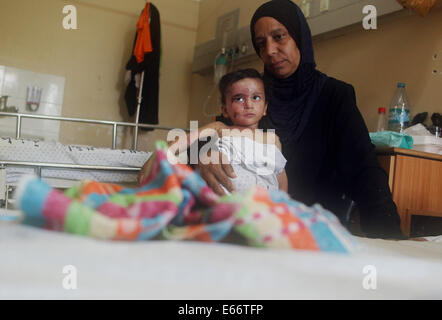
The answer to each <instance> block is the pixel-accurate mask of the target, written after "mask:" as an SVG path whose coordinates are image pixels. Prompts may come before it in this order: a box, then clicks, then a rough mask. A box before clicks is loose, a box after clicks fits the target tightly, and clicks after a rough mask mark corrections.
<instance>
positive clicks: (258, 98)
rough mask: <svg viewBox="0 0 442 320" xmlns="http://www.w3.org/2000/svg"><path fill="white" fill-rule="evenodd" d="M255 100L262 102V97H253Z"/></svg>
mask: <svg viewBox="0 0 442 320" xmlns="http://www.w3.org/2000/svg"><path fill="white" fill-rule="evenodd" d="M253 100H255V101H259V100H261V97H260V96H254V97H253Z"/></svg>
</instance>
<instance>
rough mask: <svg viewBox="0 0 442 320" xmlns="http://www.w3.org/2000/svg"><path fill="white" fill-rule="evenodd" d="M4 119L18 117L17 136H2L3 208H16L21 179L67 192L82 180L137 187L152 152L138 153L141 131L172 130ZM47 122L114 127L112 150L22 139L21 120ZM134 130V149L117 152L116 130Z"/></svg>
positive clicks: (0, 198) (4, 114)
mask: <svg viewBox="0 0 442 320" xmlns="http://www.w3.org/2000/svg"><path fill="white" fill-rule="evenodd" d="M0 116H2V117H11V118H14V117H15V118H16V134H15V137H0V208H6V209H7V208H11V207H13V203H14V197H13V193H14V190H15V188H16V186H17V183H18V181H19V179H20V177H21V176H23V175H24V174H35V175H37V176H39V177H41V178H43V179H44V180H46V181H47V182H48V183H49V184H50V185H51V186H52V187H54V188H59V189H66V188H69V187H70V186H72V185H74V184H75V183H76V182H77V181H79V180H95V181H100V182H111V183H119V184H123V185H127V186H134V185H136V182H137V181H136V177H137V173H138V171H139V170H140V168H141V166H142V165H143V164H144V163H145V162H146V161H147V159H149V157H150V155H151V154H152V153H151V152H143V151H137V150H136V149H137V143H138V129H139V128H151V129H158V130H170V129H172V128H169V127H165V126H159V125H148V124H139V123H137V122H135V123H127V122H115V121H104V120H94V119H81V118H67V117H57V116H45V115H33V114H23V113H9V112H0ZM25 118H30V119H45V120H55V121H69V122H79V123H89V124H100V125H109V126H112V128H113V134H112V148H95V147H92V146H83V145H63V144H61V143H58V142H48V141H41V140H36V139H23V138H22V137H21V128H22V120H23V119H25ZM120 126H122V127H134V129H135V130H134V132H135V134H134V141H133V150H119V149H116V140H117V128H118V127H120Z"/></svg>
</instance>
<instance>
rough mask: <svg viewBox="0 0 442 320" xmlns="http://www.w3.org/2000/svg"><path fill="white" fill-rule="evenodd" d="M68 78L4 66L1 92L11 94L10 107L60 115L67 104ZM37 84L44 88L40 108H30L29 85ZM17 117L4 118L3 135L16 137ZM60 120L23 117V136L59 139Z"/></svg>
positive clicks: (0, 76) (0, 124) (0, 125)
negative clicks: (64, 104) (27, 105)
mask: <svg viewBox="0 0 442 320" xmlns="http://www.w3.org/2000/svg"><path fill="white" fill-rule="evenodd" d="M64 85H65V78H64V77H59V76H54V75H50V74H42V73H36V72H32V71H28V70H22V69H17V68H11V67H7V66H0V94H1V95H7V96H9V97H8V102H7V106H15V107H17V108H18V110H19V112H20V113H29V114H39V115H51V116H60V115H61V110H62V105H63V94H64ZM28 86H29V87H32V86H37V87H40V88H42V89H43V91H42V95H41V100H40V106H39V108H38V109H37V110H36V111H31V110H30V109H28V108H27V107H26V98H27V97H26V95H27V88H28ZM15 119H16V118H14V117H7V118H6V117H2V118H0V128H1V129H0V135H2V136H5V135H12V136H15V127H16V121H15ZM59 129H60V123H59V122H58V121H53V120H31V119H23V122H22V131H21V132H22V136H23V137H25V136H30V135H35V136H36V137H40V138H44V139H48V140H58V133H59Z"/></svg>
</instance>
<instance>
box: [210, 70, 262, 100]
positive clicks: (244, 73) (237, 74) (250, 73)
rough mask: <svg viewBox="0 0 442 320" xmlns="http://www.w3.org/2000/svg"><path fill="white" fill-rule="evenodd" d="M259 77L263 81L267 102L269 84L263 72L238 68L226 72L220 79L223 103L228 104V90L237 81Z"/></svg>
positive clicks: (219, 86)
mask: <svg viewBox="0 0 442 320" xmlns="http://www.w3.org/2000/svg"><path fill="white" fill-rule="evenodd" d="M248 78H251V79H258V80H260V81H261V82H262V84H263V86H264V94H265V101H266V102H267V97H268V87H269V86H268V85H266V82H265V80H264V78H263V77H262V76H261V74H260V73H259V72H258V71H257V70H256V69H251V68H249V69H241V70H236V71H233V72H230V73H227V74H225V75H224V76H223V77H222V78H221V80H220V81H219V85H218V88H219V93H220V94H221V103H222V104H223V105H225V104H226V92H227V89H228V88H229V87H230V86H231V85H232V84H234V83H235V82H238V81H240V80H243V79H248Z"/></svg>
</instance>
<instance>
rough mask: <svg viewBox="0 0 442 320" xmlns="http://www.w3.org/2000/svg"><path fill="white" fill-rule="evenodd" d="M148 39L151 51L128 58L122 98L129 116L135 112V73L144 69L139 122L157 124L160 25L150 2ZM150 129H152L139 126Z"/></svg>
mask: <svg viewBox="0 0 442 320" xmlns="http://www.w3.org/2000/svg"><path fill="white" fill-rule="evenodd" d="M149 5H150V11H149V13H150V39H151V43H152V52H148V53H146V54H145V55H144V61H142V62H141V63H138V62H137V59H136V58H135V55H134V54H133V50H132V56H131V58H130V59H129V61H128V63H127V65H126V69H127V70H130V71H131V77H130V82H129V84H128V86H127V88H126V93H125V95H124V99H125V101H126V105H127V109H128V112H129V115H130V116H133V115H134V114H136V112H137V87H136V85H135V75H136V74H140V75H141V73H142V72H143V71H144V82H143V88H142V100H141V105H140V118H139V123H145V124H158V100H159V99H158V97H159V78H160V57H161V25H160V13H159V11H158V9H157V8H156V7H155V6H154V5H153V4H152V3H150V4H149ZM137 36H138V32H137V33H136V35H135V41H134V46H133V47H135V43H136V41H137ZM140 129H143V130H148V131H151V130H153V129H148V128H140Z"/></svg>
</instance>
